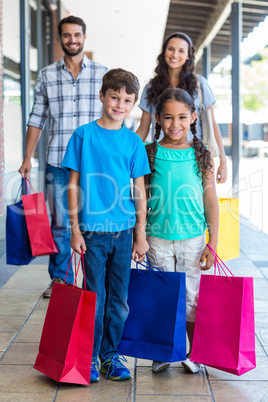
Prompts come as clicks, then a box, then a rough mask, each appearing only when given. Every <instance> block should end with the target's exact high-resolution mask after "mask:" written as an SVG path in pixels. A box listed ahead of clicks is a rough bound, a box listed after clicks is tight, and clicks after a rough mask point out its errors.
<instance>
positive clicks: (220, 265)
mask: <svg viewBox="0 0 268 402" xmlns="http://www.w3.org/2000/svg"><path fill="white" fill-rule="evenodd" d="M207 247H208V248H209V249H210V251H211V253H212V254H213V256H214V258H215V262H214V276H216V270H217V269H218V272H219V275H220V276H221V271H220V270H221V269H222V270H223V272H224V274H225V275H226V276H227V278H228V279H229V280H230V277H229V276H228V273H227V272H226V271H225V269H224V268H223V266H224V267H225V268H226V269H227V271H228V272H229V273H230V274H231V275H232V277H234V275H233V274H232V272H231V271H230V270H229V268H228V267H227V266H226V265H225V264H224V262H223V261H222V259H221V258H220V257H219V256H218V254H217V253H216V252H215V251H214V250H213V248H212V247H211V246H210V245H209V244H208V243H207Z"/></svg>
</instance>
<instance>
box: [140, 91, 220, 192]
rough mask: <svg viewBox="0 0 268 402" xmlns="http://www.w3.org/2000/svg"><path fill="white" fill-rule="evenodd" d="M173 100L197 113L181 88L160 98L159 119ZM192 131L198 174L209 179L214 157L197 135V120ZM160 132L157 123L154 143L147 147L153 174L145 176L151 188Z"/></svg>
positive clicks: (157, 111) (191, 126)
mask: <svg viewBox="0 0 268 402" xmlns="http://www.w3.org/2000/svg"><path fill="white" fill-rule="evenodd" d="M173 99H174V100H175V101H177V102H181V103H183V104H184V105H185V106H186V107H187V108H188V109H189V110H190V112H191V114H193V113H194V112H195V104H194V101H193V98H192V97H191V96H190V95H189V94H188V92H186V91H184V90H183V89H180V88H172V89H167V90H166V91H164V92H163V93H162V94H161V95H160V96H159V98H158V101H157V104H156V107H155V113H156V114H157V115H158V116H159V118H160V115H161V112H162V111H163V108H164V106H165V103H166V102H168V101H170V100H173ZM190 130H191V133H192V134H193V136H194V137H193V140H192V142H191V145H192V147H193V148H194V150H195V158H196V162H197V168H198V172H197V174H198V175H201V176H202V177H208V174H209V173H210V172H211V169H212V166H213V165H212V163H211V158H212V157H211V153H210V152H209V151H208V150H207V148H206V147H205V146H204V144H203V142H202V141H201V140H200V139H199V138H198V137H197V135H196V119H195V121H194V122H193V123H192V124H190ZM160 132H161V126H160V125H159V124H158V123H156V124H155V135H154V141H153V142H152V143H151V144H148V145H146V152H147V156H148V160H149V165H150V169H151V174H148V175H146V176H145V183H146V186H149V184H150V181H151V179H152V177H153V175H154V172H155V167H154V160H155V155H156V151H157V140H158V139H159V136H160Z"/></svg>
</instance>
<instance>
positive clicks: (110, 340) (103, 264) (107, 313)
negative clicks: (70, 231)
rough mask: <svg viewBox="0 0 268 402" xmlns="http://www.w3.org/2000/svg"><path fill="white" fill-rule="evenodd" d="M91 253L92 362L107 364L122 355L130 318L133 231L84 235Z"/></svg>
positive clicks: (88, 254) (87, 259)
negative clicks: (94, 296)
mask: <svg viewBox="0 0 268 402" xmlns="http://www.w3.org/2000/svg"><path fill="white" fill-rule="evenodd" d="M83 236H84V239H85V242H86V247H87V251H86V253H85V272H86V286H87V290H91V291H93V292H96V293H97V304H96V317H95V332H94V346H93V357H92V360H93V361H94V360H95V361H96V360H97V358H98V356H99V357H100V360H101V361H102V362H103V361H105V360H106V359H109V358H110V357H111V356H113V355H116V354H118V351H117V347H118V345H119V343H120V340H121V336H122V332H123V329H124V324H125V321H126V319H127V316H128V312H129V308H128V305H127V298H128V285H129V278H130V267H131V251H132V229H128V230H125V231H122V232H110V233H107V232H106V233H103V232H84V234H83Z"/></svg>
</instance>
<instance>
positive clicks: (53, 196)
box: [46, 164, 74, 283]
mask: <svg viewBox="0 0 268 402" xmlns="http://www.w3.org/2000/svg"><path fill="white" fill-rule="evenodd" d="M68 183H69V172H68V171H67V170H66V169H63V168H58V167H55V166H51V165H49V164H47V166H46V191H47V199H48V204H49V209H50V214H51V230H52V235H53V238H54V240H55V242H56V244H57V246H58V249H59V253H58V254H54V255H51V256H50V258H49V266H48V271H49V274H50V277H51V279H53V278H61V279H65V276H66V272H67V268H68V265H69V262H70V259H71V248H70V240H71V231H70V219H69V211H68V199H67V190H68ZM73 281H74V274H73V270H72V268H71V267H70V269H69V273H68V276H67V280H66V282H67V283H73Z"/></svg>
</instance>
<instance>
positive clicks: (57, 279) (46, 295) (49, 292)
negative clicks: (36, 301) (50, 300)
mask: <svg viewBox="0 0 268 402" xmlns="http://www.w3.org/2000/svg"><path fill="white" fill-rule="evenodd" d="M54 282H58V283H61V284H63V283H64V280H63V279H61V278H53V279H52V280H51V281H50V283H49V285H48V287H47V288H46V290H44V292H43V297H51V293H52V287H53V284H54Z"/></svg>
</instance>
